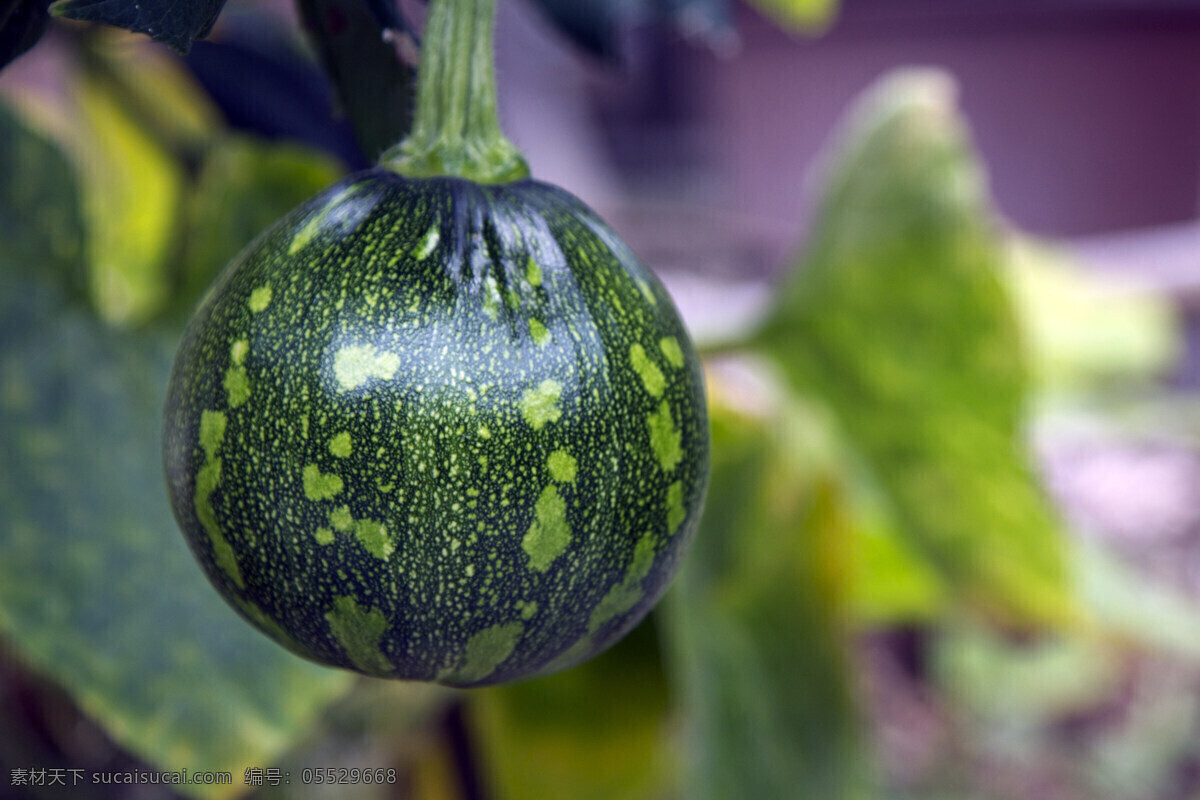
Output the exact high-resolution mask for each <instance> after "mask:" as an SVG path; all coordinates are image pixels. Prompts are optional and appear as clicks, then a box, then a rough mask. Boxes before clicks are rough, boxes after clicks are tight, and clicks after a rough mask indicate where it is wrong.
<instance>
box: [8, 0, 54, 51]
mask: <svg viewBox="0 0 1200 800" xmlns="http://www.w3.org/2000/svg"><path fill="white" fill-rule="evenodd" d="M48 5H49V2H48V0H0V68H3V67H4V66H5V65H6V64H8V63H9V62H10V61H12V60H13V59H15V58H16V57H17V56H19V55H21V54H22V53H24V52H25V51H26V50H28V49H29V48H31V47H33V46H34V45H35V44H37V43H38V40H39V39H41V38H42V34H43V33H45V32H46V25H47V24H48V23H49V22H50V15H49V14H48V13H47V12H46V6H48Z"/></svg>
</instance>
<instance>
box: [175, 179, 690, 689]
mask: <svg viewBox="0 0 1200 800" xmlns="http://www.w3.org/2000/svg"><path fill="white" fill-rule="evenodd" d="M164 459H165V465H166V473H167V478H168V484H169V490H170V495H171V501H172V505H173V508H174V511H175V515H176V518H177V519H178V521H179V524H180V526H181V528H182V530H183V531H184V534H185V536H186V538H187V540H188V543H189V545H190V546H191V548H192V551H193V552H194V553H195V555H196V557H197V558H198V559H199V561H200V563H201V564H202V565H203V567H204V569H205V570H206V572H207V574H208V576H209V578H210V579H211V580H212V582H213V583H214V584H215V585H216V586H217V588H218V589H219V590H220V591H221V593H222V594H223V595H224V596H225V597H226V598H227V599H228V600H229V601H230V602H231V604H232V605H233V606H234V607H235V608H236V609H237V610H238V611H239V612H240V613H241V614H242V615H243V616H244V617H246V619H248V620H250V621H251V622H252V623H253V624H255V625H257V626H258V627H259V628H260V629H262V630H263V631H264V632H266V633H267V634H268V635H270V636H271V637H273V638H274V639H276V640H277V641H279V642H280V643H281V644H283V645H285V646H286V647H289V648H290V649H292V650H293V651H295V652H296V653H299V654H301V655H303V656H306V657H308V658H311V659H313V660H315V661H319V662H323V663H326V664H331V665H336V666H340V667H346V668H350V669H355V670H358V671H360V672H363V673H366V674H369V675H375V676H381V677H393V678H403V679H414V680H429V681H437V682H439V683H443V684H447V685H454V686H478V685H484V684H491V683H498V682H502V681H511V680H515V679H520V678H524V677H528V676H531V675H534V674H537V673H540V672H546V671H550V670H553V669H558V668H562V667H565V666H569V665H570V664H573V663H576V662H578V661H581V660H583V659H585V658H588V657H589V656H591V655H593V654H595V653H597V652H599V651H601V650H603V649H604V648H606V647H607V646H609V645H610V644H612V643H613V642H615V641H616V640H617V639H618V638H620V637H621V636H622V635H623V634H624V633H625V632H626V631H628V630H629V629H630V628H631V627H633V625H635V624H636V623H637V622H638V621H639V620H640V619H641V618H642V617H643V616H644V615H645V614H646V613H647V612H648V611H649V610H650V608H651V607H652V606H653V605H654V603H655V601H656V600H657V598H658V597H659V596H660V595H661V593H662V592H663V591H664V589H665V588H666V586H667V583H668V582H669V580H670V578H671V576H672V575H673V573H674V572H675V570H676V568H677V567H678V565H679V562H680V557H681V555H682V553H683V551H684V549H685V548H686V547H687V545H688V543H689V541H690V540H691V539H692V537H693V535H694V533H695V530H696V527H697V524H698V520H699V513H700V508H701V505H702V502H703V497H704V493H705V488H706V483H707V479H708V459H709V438H708V422H707V417H706V411H705V405H704V389H703V379H702V375H701V370H700V366H699V361H698V359H697V357H696V355H695V352H694V350H693V347H692V345H691V343H690V341H689V339H688V335H687V332H686V331H685V329H684V327H683V325H682V324H681V322H680V319H679V317H678V314H677V312H676V310H675V308H674V306H673V304H672V302H671V300H670V298H669V296H668V295H667V294H666V292H665V291H664V290H663V288H662V286H661V285H660V284H659V282H658V281H657V279H656V278H655V277H654V275H653V274H652V273H651V272H650V271H649V270H647V269H646V268H645V267H644V266H643V265H642V264H641V263H639V261H638V260H637V259H636V258H635V257H634V256H633V254H632V253H631V252H630V251H629V249H628V248H627V247H626V246H625V245H624V244H623V243H622V242H621V241H620V240H619V239H618V237H617V236H616V235H615V234H614V233H613V232H612V231H611V230H610V229H609V228H608V227H607V226H606V225H605V224H604V223H603V222H602V221H601V220H600V219H599V218H598V217H597V216H596V215H595V214H594V213H592V212H591V211H590V210H589V209H588V208H587V207H586V206H584V205H583V204H582V203H581V202H580V201H578V200H577V199H575V198H574V197H572V196H571V195H569V194H568V193H566V192H564V191H562V190H560V189H557V188H555V187H552V186H549V185H547V184H543V183H539V182H536V181H532V180H523V181H518V182H515V183H509V184H502V185H482V184H478V183H474V182H472V181H468V180H463V179H459V178H450V177H438V178H422V179H410V178H405V177H402V176H400V175H398V174H396V173H394V172H391V171H389V170H386V169H382V168H379V169H374V170H369V171H367V172H364V173H360V174H358V175H355V176H352V177H350V178H348V179H346V180H344V181H342V182H341V183H340V184H338V185H336V186H334V187H332V188H330V189H329V190H327V191H326V192H324V193H322V194H320V195H318V196H317V197H315V198H313V199H312V200H311V201H309V202H308V203H306V204H305V205H303V206H301V207H300V208H298V209H296V210H295V211H293V212H292V213H290V214H289V215H287V216H286V217H284V218H283V219H282V220H280V221H279V222H278V223H276V224H275V225H274V226H273V227H272V228H271V229H269V230H268V231H267V232H265V233H264V234H263V235H262V236H261V237H260V238H259V239H258V240H257V242H256V243H254V244H253V245H251V246H250V247H249V248H248V249H247V250H246V251H245V252H244V253H243V254H242V255H240V256H239V257H238V258H237V259H235V260H234V262H233V263H232V264H230V266H229V267H227V268H226V270H225V271H224V272H223V273H222V275H221V276H220V277H219V278H218V280H217V281H216V283H215V284H214V286H213V288H212V290H211V291H210V292H209V294H208V296H207V297H206V298H205V299H204V300H203V301H202V302H201V304H200V307H199V308H198V310H197V311H196V313H195V315H194V317H193V318H192V320H191V322H190V324H189V326H188V328H187V331H186V333H185V335H184V339H183V342H182V344H181V347H180V350H179V353H178V356H177V358H176V362H175V368H174V372H173V374H172V377H171V382H170V386H169V388H168V397H167V404H166V412H165V436H164Z"/></svg>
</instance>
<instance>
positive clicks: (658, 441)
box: [646, 400, 683, 472]
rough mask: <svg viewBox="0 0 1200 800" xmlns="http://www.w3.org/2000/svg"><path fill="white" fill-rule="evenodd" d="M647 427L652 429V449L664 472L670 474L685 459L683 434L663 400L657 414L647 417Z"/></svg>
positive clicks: (668, 406) (669, 407)
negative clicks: (682, 445)
mask: <svg viewBox="0 0 1200 800" xmlns="http://www.w3.org/2000/svg"><path fill="white" fill-rule="evenodd" d="M646 425H647V426H648V427H649V428H650V447H651V449H652V450H654V456H655V458H657V459H658V464H659V466H660V467H662V470H663V472H670V471H671V470H673V469H675V465H676V464H678V463H679V461H680V460H681V459H682V458H683V448H682V447H681V444H682V442H683V434H682V433H680V431H679V429H678V428H676V427H675V421H674V420H673V419H671V406H670V405H668V403H667V401H666V400H663V401H662V403H661V404H660V405H659V407H658V411H657V413H654V414H648V415H646Z"/></svg>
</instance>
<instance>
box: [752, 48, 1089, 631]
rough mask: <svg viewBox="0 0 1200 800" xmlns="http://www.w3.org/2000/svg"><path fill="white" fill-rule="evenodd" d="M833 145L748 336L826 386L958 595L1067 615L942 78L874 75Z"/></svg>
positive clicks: (1068, 602) (993, 265) (1001, 312)
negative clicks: (812, 212) (798, 246)
mask: <svg viewBox="0 0 1200 800" xmlns="http://www.w3.org/2000/svg"><path fill="white" fill-rule="evenodd" d="M835 155H836V159H835V161H834V163H833V169H832V172H831V173H830V177H829V179H828V183H827V186H826V189H825V195H824V198H823V201H822V205H821V209H820V213H819V216H818V218H817V221H816V224H815V226H814V228H813V233H812V238H811V241H810V242H809V244H808V245H807V247H806V249H805V251H804V254H803V256H802V258H801V259H800V261H799V264H798V265H797V268H796V270H795V272H794V273H793V274H792V276H791V278H790V280H788V281H787V283H786V285H785V286H784V287H783V289H782V291H781V293H780V295H779V299H778V302H777V304H776V306H775V308H774V309H773V311H772V313H771V315H770V317H769V319H768V321H767V322H766V323H765V325H764V327H763V329H762V331H761V332H760V334H759V336H758V342H759V344H760V345H761V346H762V347H763V348H764V349H765V350H766V351H767V352H769V353H770V354H771V355H773V356H774V357H775V358H776V359H777V360H778V362H779V364H780V365H782V367H783V368H784V370H785V373H786V375H787V377H788V379H789V380H790V381H791V382H792V384H793V385H795V386H797V387H799V388H801V389H802V390H805V391H809V392H815V393H817V394H818V395H819V396H821V397H823V398H825V399H826V400H827V401H828V402H829V404H830V406H831V408H832V409H833V410H834V412H835V414H836V415H837V417H838V418H839V420H840V422H841V424H842V426H843V428H844V429H845V432H846V434H847V435H848V436H849V438H850V440H851V441H852V442H853V444H854V446H855V447H856V448H857V449H858V450H859V452H860V453H861V455H862V456H863V458H864V461H865V463H866V466H867V468H868V469H869V471H870V472H871V473H872V474H873V475H874V476H875V479H876V480H877V481H878V483H879V485H880V486H881V487H882V489H883V491H884V493H885V494H886V496H887V497H888V499H889V500H890V503H891V505H892V507H893V511H894V513H895V515H896V518H897V520H898V521H899V523H900V525H901V529H902V530H903V531H904V533H905V535H906V536H908V537H910V540H911V542H912V543H913V544H914V545H915V546H916V550H917V551H918V552H919V553H920V554H921V555H922V557H923V558H925V559H928V560H929V561H930V562H931V563H932V564H933V565H934V566H935V567H936V568H937V569H938V570H939V571H940V572H941V573H942V575H943V576H944V577H945V578H946V580H947V581H948V582H949V583H950V585H951V586H952V587H953V589H954V590H955V591H956V592H957V593H958V595H959V596H960V597H962V598H964V599H967V600H969V601H972V602H974V603H975V604H976V605H978V606H981V607H983V608H985V609H986V610H988V611H990V612H992V613H994V614H997V615H999V616H1002V617H1005V618H1007V619H1009V620H1013V621H1022V622H1036V623H1066V622H1068V621H1072V620H1074V619H1075V615H1076V609H1075V606H1074V602H1073V594H1072V586H1071V582H1070V580H1069V575H1068V570H1067V566H1066V558H1065V546H1064V540H1063V538H1062V535H1061V532H1060V530H1059V528H1058V526H1057V521H1056V519H1055V517H1054V514H1053V513H1052V511H1051V509H1050V507H1049V505H1048V503H1047V501H1046V499H1045V497H1044V496H1043V494H1042V492H1041V491H1040V489H1039V487H1038V485H1037V483H1036V481H1035V479H1034V476H1033V475H1032V473H1031V470H1030V467H1029V464H1028V461H1027V455H1026V452H1025V447H1024V439H1023V428H1022V426H1023V411H1024V408H1025V403H1026V386H1027V379H1026V366H1025V363H1024V361H1023V357H1024V351H1023V345H1022V342H1021V340H1020V337H1019V336H1018V333H1017V325H1016V321H1015V318H1014V312H1013V309H1012V304H1011V302H1010V300H1009V297H1008V296H1007V294H1006V293H1005V291H1004V289H1003V287H1002V285H1001V282H1000V278H999V274H998V270H999V269H1000V263H1001V258H1002V251H1001V245H1000V242H999V240H998V237H997V236H996V235H995V233H994V232H993V229H992V217H991V210H990V208H989V206H988V202H987V194H986V191H985V187H984V178H983V174H982V170H981V168H980V167H979V165H978V163H977V162H976V160H975V157H974V155H973V153H972V151H971V148H970V144H969V142H968V137H967V135H966V132H965V130H964V125H963V122H962V120H961V119H960V118H959V117H958V115H957V113H956V112H955V109H954V90H953V87H952V84H951V83H950V81H949V79H948V78H946V77H945V76H944V75H942V74H940V73H935V72H925V71H914V72H905V73H902V74H899V75H896V76H892V77H889V78H887V79H885V80H884V81H882V82H881V83H880V84H879V85H877V86H876V87H875V88H874V89H872V90H871V91H870V92H869V94H868V96H867V98H866V99H865V100H864V101H863V102H862V103H861V105H860V106H859V108H858V110H857V111H856V112H855V114H854V115H853V120H852V123H851V124H850V126H849V127H848V128H847V129H846V130H845V131H844V132H843V133H842V139H841V141H840V146H839V148H838V149H837V152H836V154H835Z"/></svg>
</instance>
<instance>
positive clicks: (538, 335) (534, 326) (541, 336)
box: [529, 317, 550, 347]
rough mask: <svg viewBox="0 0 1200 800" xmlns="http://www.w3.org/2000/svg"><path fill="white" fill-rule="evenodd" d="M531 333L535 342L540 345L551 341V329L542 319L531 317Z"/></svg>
mask: <svg viewBox="0 0 1200 800" xmlns="http://www.w3.org/2000/svg"><path fill="white" fill-rule="evenodd" d="M529 335H530V336H532V337H533V343H534V344H536V345H537V346H538V347H541V346H542V345H544V344H547V343H548V342H549V341H550V331H548V330H547V329H546V326H545V325H543V324H542V322H541V320H537V319H534V318H533V317H530V318H529Z"/></svg>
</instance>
